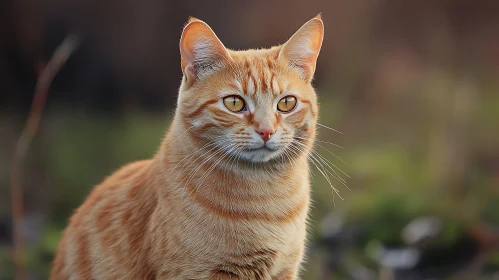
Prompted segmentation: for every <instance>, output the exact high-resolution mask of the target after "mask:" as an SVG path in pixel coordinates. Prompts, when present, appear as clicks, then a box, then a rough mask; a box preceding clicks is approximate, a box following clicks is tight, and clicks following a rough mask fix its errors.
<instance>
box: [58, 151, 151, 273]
mask: <svg viewBox="0 0 499 280" xmlns="http://www.w3.org/2000/svg"><path fill="white" fill-rule="evenodd" d="M151 165H152V161H151V160H143V161H137V162H134V163H130V164H128V165H125V166H124V167H122V168H120V169H119V170H118V171H116V172H115V173H113V174H112V175H110V176H109V177H107V178H106V179H105V180H104V181H103V182H102V183H100V184H99V185H97V186H96V187H95V188H94V189H93V190H92V192H91V193H90V195H89V196H88V197H87V199H86V200H85V202H84V203H83V204H82V205H81V206H80V207H79V208H78V209H77V210H76V211H75V213H74V214H73V216H72V217H71V219H70V222H69V225H68V227H67V228H66V230H65V231H64V233H63V236H62V240H61V242H60V244H59V247H58V250H57V256H56V259H55V260H54V266H53V271H52V275H51V279H67V278H68V277H69V275H71V276H74V275H78V276H79V277H77V278H80V279H92V278H95V275H99V276H101V277H104V278H106V279H111V278H113V279H119V278H123V277H126V278H128V279H147V274H148V273H150V272H149V270H148V268H147V265H146V264H144V263H142V262H144V261H145V260H146V259H147V258H146V257H145V254H147V251H148V250H149V245H148V244H149V242H148V238H147V236H146V234H145V233H146V231H147V228H148V225H149V219H148V217H150V216H151V214H152V212H153V211H154V208H155V206H156V198H155V192H154V188H153V186H151V182H149V178H148V174H149V172H150V169H151ZM131 268H136V270H137V271H133V269H131ZM131 270H132V271H131ZM117 277H118V278H117Z"/></svg>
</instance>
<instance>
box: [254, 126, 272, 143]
mask: <svg viewBox="0 0 499 280" xmlns="http://www.w3.org/2000/svg"><path fill="white" fill-rule="evenodd" d="M256 132H257V133H258V134H259V135H260V136H261V137H262V139H263V142H267V141H269V139H270V137H272V135H274V133H275V129H273V128H259V129H257V130H256Z"/></svg>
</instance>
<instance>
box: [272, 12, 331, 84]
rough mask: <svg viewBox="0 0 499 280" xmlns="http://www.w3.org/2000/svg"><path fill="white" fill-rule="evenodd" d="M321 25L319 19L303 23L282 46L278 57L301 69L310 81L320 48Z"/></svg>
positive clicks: (321, 37)
mask: <svg viewBox="0 0 499 280" xmlns="http://www.w3.org/2000/svg"><path fill="white" fill-rule="evenodd" d="M323 28H324V26H323V24H322V20H321V19H320V18H314V19H311V20H309V21H308V22H307V23H305V24H304V25H303V26H302V27H301V28H300V29H299V30H298V31H297V32H296V33H295V34H294V35H293V36H292V37H291V38H290V39H289V40H288V42H286V44H285V45H284V46H283V48H282V50H281V53H280V54H279V57H283V58H284V59H286V60H288V63H290V64H292V65H294V66H298V67H299V68H301V69H303V71H304V73H303V76H304V78H305V79H307V80H308V79H311V78H312V76H313V72H314V71H315V64H316V60H317V57H318V56H319V52H320V49H321V46H322V39H323V33H324V31H323Z"/></svg>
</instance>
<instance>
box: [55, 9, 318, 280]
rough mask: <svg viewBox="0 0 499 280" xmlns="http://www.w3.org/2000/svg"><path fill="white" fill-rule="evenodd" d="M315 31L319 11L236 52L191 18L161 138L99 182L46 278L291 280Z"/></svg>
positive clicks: (297, 260) (303, 197)
mask: <svg viewBox="0 0 499 280" xmlns="http://www.w3.org/2000/svg"><path fill="white" fill-rule="evenodd" d="M323 30H324V27H323V23H322V20H321V18H320V16H317V17H315V18H313V19H311V20H309V21H308V22H307V23H305V24H304V25H303V26H302V27H301V28H300V29H299V30H298V31H297V32H296V33H295V34H294V35H293V36H292V37H291V38H290V39H289V40H288V41H287V42H286V43H285V44H283V45H281V46H276V47H272V48H270V49H258V50H246V51H232V50H229V49H227V48H225V47H224V45H223V44H222V42H220V40H219V39H218V38H217V36H216V35H215V33H214V32H213V31H212V29H211V28H210V27H209V26H208V25H207V24H206V23H204V22H203V21H201V20H198V19H194V18H192V19H190V20H189V22H188V24H187V25H186V26H185V28H184V30H183V33H182V37H181V40H180V53H181V58H182V63H181V65H182V70H183V74H184V75H183V79H182V84H181V87H180V90H179V96H178V106H177V109H176V113H175V117H174V119H173V123H172V124H171V127H170V129H169V130H168V133H167V135H166V138H165V140H164V142H163V143H162V145H161V147H160V149H159V151H158V153H157V154H156V155H155V156H154V157H153V158H152V159H150V160H144V161H139V162H135V163H131V164H129V165H126V166H125V167H123V168H121V169H119V170H118V171H117V172H115V173H114V174H112V175H111V176H109V177H108V178H106V179H105V180H104V181H103V182H102V183H101V184H99V185H98V186H97V187H95V189H94V190H93V191H92V192H91V194H90V195H89V196H88V198H87V199H86V201H85V202H84V203H83V205H81V207H79V208H78V210H77V211H76V212H75V213H74V215H73V216H72V217H71V219H70V223H69V226H68V227H67V228H66V230H65V231H64V233H63V236H62V239H61V241H60V243H59V247H58V250H57V256H56V258H55V261H54V265H53V269H52V274H51V279H54V280H55V279H57V280H59V279H96V280H97V279H269V280H270V279H274V280H278V279H279V280H285V279H286V280H287V279H297V278H298V274H299V270H300V266H301V263H302V260H303V257H304V250H305V242H306V227H307V225H306V224H307V217H308V212H309V204H310V183H309V165H308V161H307V156H308V154H309V152H310V150H311V148H312V145H313V141H314V138H315V133H316V132H315V130H316V121H317V115H318V105H317V97H316V94H315V91H314V89H313V87H312V85H311V80H312V78H313V74H314V71H315V65H316V60H317V57H318V55H319V51H320V48H321V45H322V39H323V33H324V31H323Z"/></svg>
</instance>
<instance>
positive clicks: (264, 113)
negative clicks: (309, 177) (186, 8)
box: [177, 16, 324, 162]
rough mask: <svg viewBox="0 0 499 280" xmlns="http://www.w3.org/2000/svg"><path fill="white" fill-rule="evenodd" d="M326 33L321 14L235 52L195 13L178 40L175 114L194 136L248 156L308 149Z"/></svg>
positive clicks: (264, 158)
mask: <svg viewBox="0 0 499 280" xmlns="http://www.w3.org/2000/svg"><path fill="white" fill-rule="evenodd" d="M323 34H324V26H323V23H322V20H321V18H320V16H317V17H315V18H313V19H311V20H309V21H308V22H306V23H305V24H304V25H303V26H302V27H301V28H300V29H299V30H298V31H297V32H296V33H295V34H294V35H293V36H292V37H291V38H290V39H289V40H288V41H287V42H286V43H285V44H283V45H280V46H276V47H273V48H270V49H258V50H245V51H233V50H229V49H227V48H225V46H224V45H223V44H222V42H221V41H220V40H219V39H218V37H217V36H216V35H215V33H214V32H213V30H212V29H211V28H210V27H209V26H208V25H207V24H206V23H204V22H203V21H200V20H198V19H193V18H192V19H190V20H189V22H188V24H187V25H186V26H185V28H184V31H183V33H182V38H181V40H180V52H181V56H182V71H183V73H184V77H183V80H182V85H181V87H180V93H179V99H178V108H177V115H178V116H179V117H180V118H181V120H182V121H183V123H184V126H185V127H186V128H188V129H189V134H190V135H191V136H192V137H193V138H195V139H194V141H195V142H197V143H198V144H199V145H200V147H202V146H205V147H206V146H207V145H211V146H216V147H218V148H219V149H220V150H221V151H224V152H223V153H222V152H220V155H222V154H223V155H225V156H226V158H231V157H234V158H235V157H239V158H240V159H243V160H246V161H250V162H269V161H273V160H278V159H283V160H288V159H290V158H294V157H296V156H300V155H302V154H303V153H306V152H308V150H309V149H310V147H311V145H312V143H313V139H314V137H315V127H316V121H317V115H318V105H317V97H316V94H315V91H314V89H313V87H312V85H311V81H312V79H313V75H314V71H315V65H316V60H317V57H318V55H319V51H320V48H321V45H322V39H323Z"/></svg>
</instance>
